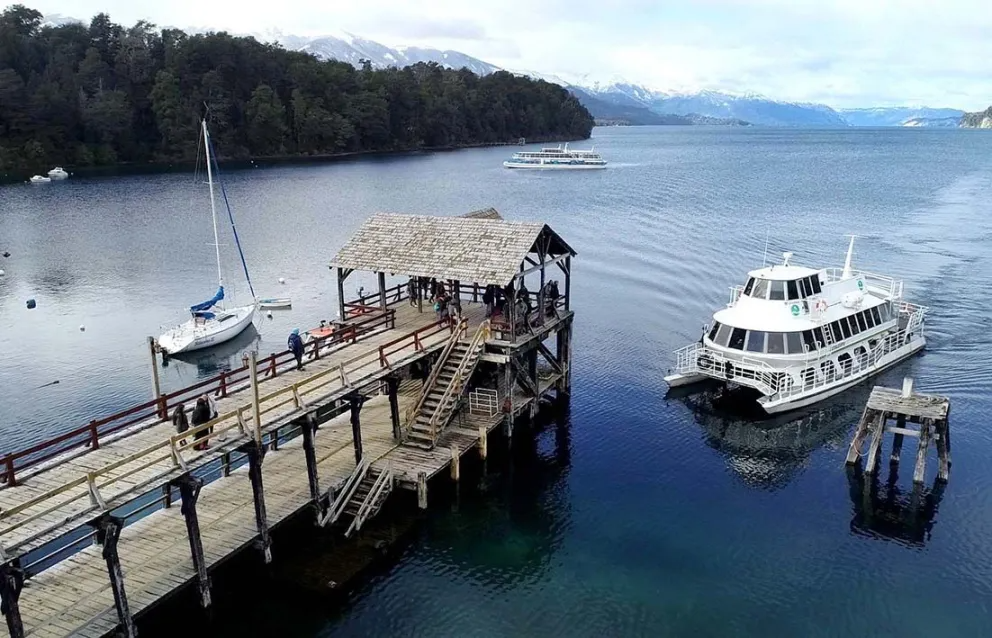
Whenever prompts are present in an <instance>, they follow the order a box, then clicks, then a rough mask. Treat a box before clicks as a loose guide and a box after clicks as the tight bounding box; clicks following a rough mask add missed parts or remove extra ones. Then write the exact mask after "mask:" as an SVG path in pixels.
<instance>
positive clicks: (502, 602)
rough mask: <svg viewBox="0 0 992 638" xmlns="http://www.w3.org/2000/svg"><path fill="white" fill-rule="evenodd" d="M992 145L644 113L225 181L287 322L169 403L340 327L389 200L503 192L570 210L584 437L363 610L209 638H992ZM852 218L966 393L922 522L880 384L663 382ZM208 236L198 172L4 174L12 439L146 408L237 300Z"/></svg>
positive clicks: (278, 595)
mask: <svg viewBox="0 0 992 638" xmlns="http://www.w3.org/2000/svg"><path fill="white" fill-rule="evenodd" d="M990 140H992V138H990V137H989V136H988V135H987V134H985V133H984V132H982V131H957V130H952V131H945V130H863V129H854V130H830V131H797V130H784V129H760V128H754V129H723V128H678V127H669V128H666V127H660V128H652V127H643V128H638V127H633V128H610V129H596V130H595V132H594V139H593V142H594V143H595V145H596V148H597V150H600V151H602V153H603V155H604V156H605V157H606V158H607V159H608V160H610V162H611V165H610V167H609V169H608V170H606V171H601V172H589V173H585V172H582V173H572V172H562V173H539V172H514V171H507V170H504V169H503V168H502V167H501V165H500V163H501V161H502V160H503V159H504V158H505V156H506V155H507V154H509V153H510V152H512V150H514V149H511V148H504V149H484V150H469V151H460V152H453V153H440V154H432V155H413V156H405V157H395V158H388V159H365V160H356V161H348V162H341V163H333V164H317V165H306V166H294V167H277V168H258V169H252V170H239V171H231V172H228V173H227V174H226V175H225V183H226V185H227V189H228V194H229V196H230V199H231V203H232V206H233V207H234V210H235V214H236V216H237V220H238V229H239V232H240V234H241V237H242V243H243V245H244V248H245V252H246V256H247V258H248V260H249V264H250V267H251V269H252V277H253V281H254V284H255V288H256V291H257V292H258V293H259V294H260V295H262V296H290V297H292V299H293V302H294V307H293V310H292V311H291V312H290V313H278V314H275V315H274V318H273V319H271V320H269V319H264V320H259V321H258V322H257V323H258V336H257V337H252V336H249V337H247V338H246V339H245V340H243V341H242V342H238V343H237V344H235V346H234V347H233V348H232V349H231V351H229V352H227V353H222V354H221V355H217V356H213V357H206V358H205V359H202V360H199V361H193V362H192V363H184V362H172V363H171V364H170V365H169V367H168V368H167V369H165V370H163V375H164V377H163V378H164V383H165V384H166V385H167V386H168V387H177V386H180V385H185V384H188V383H191V382H193V381H194V380H195V379H196V378H197V376H203V375H210V374H214V373H215V372H216V370H217V369H218V368H219V367H221V366H224V365H229V364H230V362H231V360H232V359H235V358H237V356H238V348H244V347H257V348H258V349H259V350H260V351H261V352H262V353H263V354H267V353H268V352H273V351H277V350H281V349H283V348H284V347H285V345H284V344H285V337H286V335H287V333H288V332H289V330H290V329H292V328H293V327H300V328H304V329H305V328H307V327H311V326H313V325H315V324H316V323H317V321H318V320H319V319H321V318H331V317H333V316H334V313H335V308H336V292H335V283H334V279H333V276H332V273H331V271H329V270H328V268H327V265H328V262H329V260H330V258H331V257H332V256H333V254H334V253H335V252H336V250H337V249H338V248H339V247H340V246H341V244H342V243H343V242H344V241H345V240H346V239H347V238H348V236H349V235H350V234H351V233H352V232H353V231H354V230H355V229H356V228H357V227H358V225H359V224H360V223H361V222H362V221H363V220H364V219H365V218H366V217H367V216H368V215H370V214H372V213H373V212H376V211H391V212H407V213H429V214H443V215H455V214H461V213H464V212H467V211H470V210H474V209H478V208H483V207H488V206H494V207H496V208H497V209H498V210H499V211H500V212H501V213H503V214H504V216H506V217H507V218H509V219H515V220H542V221H545V222H547V223H549V224H550V225H551V226H552V227H553V228H554V229H555V230H557V231H558V232H559V233H560V234H562V235H563V236H564V237H565V239H566V240H567V241H568V242H569V243H570V244H571V245H572V246H573V247H574V248H575V249H576V250H577V251H578V253H579V256H578V258H577V259H576V260H575V261H574V264H575V269H574V270H575V277H574V286H573V298H574V302H573V307H574V309H575V311H576V321H575V336H574V368H573V395H572V398H571V402H570V406H569V414H568V417H567V420H566V421H565V422H564V423H563V424H560V425H557V426H551V427H550V428H549V429H548V430H547V431H546V433H545V434H541V435H534V437H535V438H534V439H533V440H531V441H530V442H529V443H523V444H522V446H523V447H524V448H526V449H527V450H528V451H527V452H525V453H523V454H522V455H521V454H515V455H514V457H513V460H512V462H507V463H506V464H502V467H500V466H499V465H500V464H497V463H493V462H492V460H491V462H490V468H489V476H488V477H487V478H486V479H485V481H484V484H485V485H486V486H487V489H485V490H481V491H479V490H470V492H471V493H469V494H465V493H463V494H461V495H459V497H458V499H456V500H455V501H453V503H455V504H456V505H453V506H452V507H441V508H438V509H435V510H432V511H431V512H430V513H429V514H428V515H427V516H426V517H424V518H423V519H422V520H419V521H417V522H416V524H415V525H414V528H413V531H412V532H411V533H412V540H411V541H409V542H408V544H407V545H405V546H404V547H403V549H402V551H401V552H400V554H399V556H398V557H396V558H394V559H391V560H390V561H388V564H387V565H386V566H385V567H384V568H383V569H380V570H379V571H377V572H375V573H374V574H373V575H372V576H371V577H368V578H365V579H363V580H361V581H360V582H359V586H358V588H357V589H356V590H355V591H353V592H352V593H351V594H349V596H348V597H347V599H346V600H345V601H344V603H343V604H334V605H324V606H321V605H313V604H304V603H303V602H301V601H299V600H297V599H296V597H295V596H293V595H290V594H288V593H286V592H284V591H275V592H273V591H272V584H271V582H270V581H269V580H268V579H269V578H270V576H269V575H265V574H261V570H256V572H257V573H255V575H254V576H252V578H257V579H258V581H257V582H258V583H264V584H265V588H266V593H265V596H264V599H266V600H268V601H269V602H270V604H269V605H258V604H255V602H256V601H260V600H262V599H263V597H262V596H261V595H260V594H258V593H257V591H255V592H254V593H253V591H254V590H251V589H249V590H247V591H246V592H245V594H244V596H246V597H248V602H246V600H245V599H244V598H242V599H240V604H239V605H234V609H236V611H231V608H230V607H228V608H226V609H227V611H224V610H223V609H221V610H220V611H219V616H215V618H214V622H213V629H212V631H219V629H218V628H223V627H227V628H229V630H230V631H231V633H232V634H233V635H246V634H251V633H265V634H267V635H270V634H271V635H283V636H331V635H403V636H432V637H433V636H465V635H479V636H522V635H535V636H537V635H540V636H549V635H568V636H604V635H624V636H638V635H644V636H658V635H698V636H728V635H773V636H836V635H845V634H846V635H854V634H859V635H860V634H863V633H865V632H866V628H870V629H867V632H868V633H877V634H880V635H901V636H933V635H941V636H947V635H961V636H976V635H988V632H989V630H988V624H989V620H990V613H989V602H988V601H989V600H990V595H992V489H990V488H992V464H990V463H989V462H988V458H989V456H990V454H992V436H990V429H989V426H988V416H987V415H988V414H989V413H990V411H992V397H990V390H992V375H990V373H989V360H990V357H992V325H990V319H989V317H990V314H989V311H988V307H987V291H988V290H989V281H990V280H992V249H990V246H992V244H990V240H992V215H990V212H992V153H990V152H989V149H990ZM848 233H854V234H857V235H858V236H859V237H860V238H859V239H858V241H857V244H856V250H855V259H854V262H855V266H857V267H861V268H864V269H868V270H872V271H876V272H880V273H883V274H890V275H893V276H896V277H901V278H903V279H905V280H906V290H907V297H908V298H909V299H910V300H912V301H915V302H918V303H922V304H925V305H927V306H929V307H930V308H931V315H930V316H929V319H928V335H929V344H928V348H927V351H926V352H925V353H924V354H923V355H922V356H918V357H916V358H914V359H912V360H910V361H908V362H906V363H904V364H902V365H900V366H898V367H897V368H895V369H893V370H891V371H890V372H888V373H887V374H885V375H884V376H883V377H882V378H881V381H882V382H884V383H887V384H890V385H898V384H899V382H900V380H901V378H902V377H903V376H904V375H911V376H913V377H915V379H916V383H917V386H918V387H919V388H921V389H922V390H923V391H932V392H937V393H942V394H946V395H948V396H950V397H951V400H952V405H953V409H952V416H951V429H952V432H953V436H954V467H953V470H952V477H951V481H950V483H949V485H948V486H947V488H946V490H944V491H943V493H942V494H939V493H938V494H933V493H930V492H929V487H930V483H928V492H927V493H926V494H925V495H924V500H923V504H922V505H921V508H920V511H919V513H918V514H917V515H916V516H913V515H911V514H909V513H908V508H907V507H905V506H906V505H907V504H908V502H909V491H910V475H911V473H912V470H911V465H912V463H911V461H910V460H909V457H910V456H911V454H906V453H904V457H905V458H904V463H903V467H902V472H901V474H900V476H898V480H897V482H896V486H895V487H891V488H890V487H889V486H887V485H886V481H887V480H888V479H889V472H888V467H886V466H885V464H883V472H882V485H881V487H880V491H879V495H878V497H877V498H876V499H875V500H874V501H871V502H870V503H869V507H867V508H866V507H865V504H864V501H863V499H862V498H861V494H860V491H859V486H858V485H857V483H856V482H855V483H854V484H853V485H852V483H851V481H850V480H849V477H848V474H847V473H846V472H845V467H844V456H845V454H846V448H847V442H848V441H849V438H850V435H851V429H852V426H853V424H854V423H855V422H856V421H857V419H858V418H859V417H860V414H861V410H862V409H863V406H864V401H865V399H866V397H867V392H868V389H867V388H866V387H862V388H858V389H855V390H852V391H850V392H847V393H844V394H842V395H841V396H839V397H837V398H836V399H834V400H831V401H829V402H828V403H826V404H824V405H822V406H820V407H818V409H816V410H813V411H809V412H806V413H804V414H800V415H793V416H789V417H786V418H780V419H777V420H776V421H774V422H766V423H762V424H754V423H751V422H748V421H744V420H740V419H736V418H732V417H730V416H727V415H724V414H721V413H719V412H717V411H715V410H714V409H712V408H711V407H710V406H708V405H707V404H706V403H705V402H704V401H701V400H698V398H692V397H689V398H667V399H666V396H665V386H664V383H663V381H662V376H663V375H664V374H665V372H666V370H667V368H668V367H669V366H670V365H671V359H670V353H671V351H672V350H673V349H675V348H677V347H680V346H682V345H684V344H685V343H687V342H690V341H692V340H695V339H697V338H698V336H699V331H700V328H701V326H702V325H703V324H705V323H707V321H708V318H709V316H710V314H711V313H712V311H713V310H715V309H716V308H718V307H720V306H722V305H723V304H724V303H725V302H726V300H727V299H728V295H729V287H730V286H732V285H735V284H740V283H743V282H744V280H745V274H746V272H747V270H749V269H752V268H755V267H759V266H760V265H761V262H762V259H763V255H764V254H765V253H766V250H767V255H768V258H769V260H779V259H780V258H781V257H780V256H781V253H782V252H783V251H785V250H790V251H792V252H794V253H795V257H794V259H793V262H794V263H800V264H807V265H814V266H817V267H822V266H840V265H842V263H843V258H844V251H845V249H846V244H847V240H846V238H845V237H844V235H845V234H848ZM210 240H211V237H210V221H209V209H208V208H207V207H206V199H205V190H204V188H203V187H202V186H199V185H197V184H196V183H195V182H194V178H193V176H192V175H191V174H159V175H150V176H129V177H106V178H94V179H70V180H69V181H67V182H64V183H53V184H49V185H45V186H29V185H23V186H10V187H4V188H0V252H2V251H3V250H7V251H9V252H10V253H11V256H10V257H9V258H7V259H0V267H2V268H3V269H4V270H6V276H4V277H3V278H0V352H2V354H3V356H2V360H0V361H2V363H0V388H2V390H0V396H2V400H0V450H4V451H5V450H8V449H11V448H19V447H22V446H24V445H27V444H28V443H30V442H32V441H35V440H39V439H42V438H45V437H46V436H48V435H51V434H53V433H55V432H58V431H60V430H64V429H68V428H71V427H76V426H78V425H80V424H82V423H85V422H86V421H88V420H89V419H91V418H95V417H97V416H100V415H103V414H106V413H108V412H111V411H114V410H116V409H121V408H123V407H127V406H129V405H130V404H132V403H134V402H136V401H143V400H145V399H146V398H148V396H149V394H150V380H149V379H150V371H149V366H150V362H149V359H148V355H147V351H146V344H145V341H144V340H145V337H146V336H148V335H157V334H159V333H160V332H161V328H162V327H163V326H167V325H169V324H170V323H173V322H175V321H178V320H179V319H181V318H182V315H183V309H184V307H185V306H188V305H189V304H190V303H193V302H196V301H199V300H201V299H206V298H208V297H209V296H210V295H211V294H212V293H213V291H214V287H215V284H216V272H215V267H214V263H213V255H212V252H213V248H212V247H211V246H210V245H209V244H210ZM766 246H767V249H766ZM230 249H231V247H230V246H226V247H225V250H226V251H227V252H233V251H231V250H230ZM228 262H229V263H227V264H226V265H225V268H226V272H227V273H228V277H229V279H230V280H231V281H233V282H235V283H236V284H237V283H239V282H240V281H241V277H240V274H239V272H238V270H237V264H236V263H235V262H234V261H233V260H231V259H228ZM280 277H283V278H285V280H286V283H285V284H284V285H279V284H278V278H280ZM364 283H365V285H366V287H367V288H369V289H371V288H373V287H374V282H373V281H371V280H367V281H365V282H364ZM352 285H354V284H352ZM236 288H237V290H236V292H237V293H242V294H243V293H246V289H245V287H244V286H243V284H242V285H238V286H236ZM350 292H351V291H349V293H350ZM28 298H34V299H36V300H37V303H38V307H37V308H36V309H34V310H27V309H26V308H25V300H26V299H28ZM81 324H83V325H85V326H86V330H85V332H81V331H80V330H79V326H80V325H81ZM55 380H59V382H60V383H59V384H57V385H48V386H45V384H48V383H50V382H52V381H55ZM42 386H45V387H42ZM909 449H913V448H912V447H911V446H909V445H907V450H909ZM928 469H929V473H928V476H929V477H931V479H932V477H933V476H934V473H935V468H934V466H933V463H932V462H931V465H930V467H929V468H928ZM473 480H474V481H476V482H477V480H478V479H473ZM273 551H274V553H275V554H276V556H277V560H278V555H279V551H280V549H279V547H278V545H276V546H275V547H274V548H273ZM260 586H261V585H260ZM277 589H278V588H277ZM263 628H265V629H263ZM186 630H188V631H192V632H193V633H196V631H198V630H197V629H190V628H189V627H187V628H186Z"/></svg>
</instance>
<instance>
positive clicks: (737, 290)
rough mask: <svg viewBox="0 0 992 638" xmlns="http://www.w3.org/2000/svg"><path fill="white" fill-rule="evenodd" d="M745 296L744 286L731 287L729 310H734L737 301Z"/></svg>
mask: <svg viewBox="0 0 992 638" xmlns="http://www.w3.org/2000/svg"><path fill="white" fill-rule="evenodd" d="M742 294H744V286H731V287H730V302H729V303H728V304H727V307H728V308H732V307H733V305H734V304H735V303H737V300H738V299H740V298H741V295H742Z"/></svg>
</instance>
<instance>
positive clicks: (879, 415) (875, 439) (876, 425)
mask: <svg viewBox="0 0 992 638" xmlns="http://www.w3.org/2000/svg"><path fill="white" fill-rule="evenodd" d="M886 415H887V413H886V412H877V411H876V412H875V418H874V419H872V425H871V428H872V432H871V444H869V446H868V460H867V461H866V462H865V473H866V474H874V473H875V470H876V469H877V466H878V456H879V454H881V452H882V434H883V433H884V432H885V419H886Z"/></svg>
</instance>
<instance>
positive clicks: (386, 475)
mask: <svg viewBox="0 0 992 638" xmlns="http://www.w3.org/2000/svg"><path fill="white" fill-rule="evenodd" d="M387 483H388V484H389V487H390V489H392V486H393V469H392V466H391V465H390V464H388V463H387V464H386V469H385V470H383V471H382V472H380V473H379V476H377V477H376V479H375V482H374V483H373V484H372V487H371V488H369V493H368V494H366V495H365V500H363V501H362V504H361V505H360V506H359V508H358V511H357V512H356V513H355V517H354V518H353V519H352V520H351V525H349V526H348V529H347V530H346V531H345V533H344V535H345V536H351V533H352V532H357V531H358V530H360V529H361V528H362V524H363V523H365V520H366V519H368V517H369V516H371V515H372V507H373V506H374V505H375V504H376V502H378V500H379V496H380V495H381V494H382V492H383V491H384V490H385V489H386V485H387Z"/></svg>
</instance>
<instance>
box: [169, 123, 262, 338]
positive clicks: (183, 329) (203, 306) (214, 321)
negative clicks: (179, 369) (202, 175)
mask: <svg viewBox="0 0 992 638" xmlns="http://www.w3.org/2000/svg"><path fill="white" fill-rule="evenodd" d="M202 127H203V140H204V147H205V149H206V156H207V181H208V183H209V186H210V214H211V216H212V217H213V225H214V250H215V254H216V257H217V292H216V293H215V294H214V296H213V297H211V298H210V299H208V300H206V301H204V302H201V303H198V304H195V305H192V306H190V308H189V311H190V314H191V315H192V316H191V317H190V319H189V320H188V321H186V322H185V323H182V324H180V325H178V326H176V327H175V328H172V329H171V330H168V331H166V332H165V333H164V334H163V335H162V336H160V337H159V338H158V345H159V348H161V349H162V350H163V351H164V352H165V353H166V354H178V353H180V352H189V351H191V350H199V349H201V348H207V347H210V346H214V345H217V344H219V343H223V342H225V341H228V340H230V339H232V338H234V337H235V336H237V335H238V334H240V333H241V332H242V331H243V330H244V329H245V328H247V327H248V326H249V325H251V323H252V321H254V319H255V310H256V306H257V304H256V303H255V302H254V301H253V302H252V304H251V305H247V306H239V307H235V308H225V307H223V305H221V302H222V301H223V300H224V274H223V272H222V270H221V264H220V238H219V236H218V233H217V207H216V203H215V201H214V175H213V169H214V165H215V161H216V160H215V159H214V157H213V155H212V150H213V149H212V147H211V145H210V132H209V131H208V130H207V122H206V120H204V121H203V123H202ZM221 192H222V193H223V194H224V202H225V204H227V194H226V193H225V192H224V185H223V184H221ZM227 212H228V218H229V219H230V220H231V231H232V232H233V234H234V242H235V244H236V245H237V247H238V254H239V255H240V256H241V264H242V265H243V266H244V269H245V279H246V280H247V282H248V288H249V290H251V293H252V297H253V298H254V296H255V291H254V289H252V286H251V278H250V277H249V276H248V266H247V264H246V263H245V256H244V253H242V252H241V242H240V241H239V240H238V231H237V228H236V227H235V226H234V217H233V215H232V214H231V207H230V205H228V206H227Z"/></svg>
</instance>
